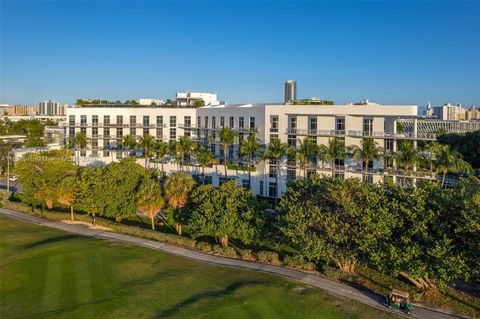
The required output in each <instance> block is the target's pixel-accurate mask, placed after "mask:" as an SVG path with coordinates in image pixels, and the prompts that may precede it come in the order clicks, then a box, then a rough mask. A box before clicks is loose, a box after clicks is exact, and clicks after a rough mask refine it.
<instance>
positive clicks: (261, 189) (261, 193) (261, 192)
mask: <svg viewBox="0 0 480 319" xmlns="http://www.w3.org/2000/svg"><path fill="white" fill-rule="evenodd" d="M264 187H265V186H264V183H263V181H260V196H264V192H263V188H264Z"/></svg>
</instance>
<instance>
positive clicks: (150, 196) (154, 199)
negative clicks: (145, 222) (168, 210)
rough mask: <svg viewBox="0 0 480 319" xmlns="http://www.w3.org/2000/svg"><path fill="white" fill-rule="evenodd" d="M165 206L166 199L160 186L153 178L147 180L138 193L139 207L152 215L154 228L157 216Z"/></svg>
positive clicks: (146, 213)
mask: <svg viewBox="0 0 480 319" xmlns="http://www.w3.org/2000/svg"><path fill="white" fill-rule="evenodd" d="M163 206H165V200H164V199H163V197H162V190H161V188H160V186H158V184H157V183H156V182H155V181H154V180H152V179H149V180H147V181H145V182H144V183H143V184H142V185H141V186H140V189H139V191H138V194H137V209H138V210H139V211H141V212H142V213H144V214H145V215H147V216H148V217H150V220H151V221H152V230H155V216H157V214H158V212H159V211H160V210H161V209H162V208H163Z"/></svg>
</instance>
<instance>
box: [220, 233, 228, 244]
mask: <svg viewBox="0 0 480 319" xmlns="http://www.w3.org/2000/svg"><path fill="white" fill-rule="evenodd" d="M220 241H221V244H222V246H223V247H227V246H228V235H227V234H225V235H223V237H222V238H221V240H220Z"/></svg>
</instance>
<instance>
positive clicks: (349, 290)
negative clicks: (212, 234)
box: [0, 208, 461, 319]
mask: <svg viewBox="0 0 480 319" xmlns="http://www.w3.org/2000/svg"><path fill="white" fill-rule="evenodd" d="M0 214H2V215H6V216H10V217H13V218H18V219H22V220H25V221H28V222H31V223H34V224H37V225H42V226H46V227H50V228H55V229H59V230H62V231H65V232H69V233H74V234H78V235H82V236H88V237H95V238H100V239H110V240H119V241H123V242H127V243H129V244H133V245H137V246H142V247H147V248H150V249H155V250H159V251H163V252H166V253H170V254H173V255H177V256H181V257H184V258H189V259H193V260H197V261H200V262H206V263H210V264H215V265H221V266H227V267H234V268H240V269H249V270H253V271H261V272H266V273H270V274H275V275H280V276H284V277H288V278H290V279H293V280H296V281H299V282H302V283H304V284H307V285H310V286H315V287H318V288H321V289H323V290H325V291H328V292H330V293H333V294H336V295H339V296H342V297H345V298H348V299H351V300H354V301H358V302H361V303H363V304H366V305H369V306H371V307H375V308H378V309H382V310H385V311H390V310H388V309H387V308H386V307H385V298H384V297H383V296H380V295H378V294H375V293H372V292H370V291H367V290H361V289H357V288H354V287H350V286H347V285H344V284H341V283H339V282H337V281H333V280H330V279H327V278H324V277H320V276H315V275H313V274H308V273H305V272H302V271H298V270H293V269H289V268H284V267H279V266H273V265H265V264H260V263H255V262H248V261H243V260H238V259H231V258H226V257H220V256H214V255H210V254H206V253H202V252H199V251H195V250H189V249H185V248H180V247H177V246H172V245H167V244H164V243H160V242H157V241H154V240H148V239H144V238H140V237H135V236H129V235H124V234H118V233H114V232H109V231H101V230H92V229H89V228H88V227H86V226H84V225H70V224H64V223H61V222H55V221H50V220H46V219H42V218H38V217H35V216H31V215H28V214H24V213H20V212H16V211H13V210H9V209H4V208H1V209H0ZM395 313H396V314H398V315H403V316H405V317H408V318H418V319H454V318H461V317H457V316H454V315H448V314H444V313H440V312H437V311H433V310H429V309H424V308H419V307H415V308H414V310H413V314H412V316H406V315H404V314H403V313H400V312H395Z"/></svg>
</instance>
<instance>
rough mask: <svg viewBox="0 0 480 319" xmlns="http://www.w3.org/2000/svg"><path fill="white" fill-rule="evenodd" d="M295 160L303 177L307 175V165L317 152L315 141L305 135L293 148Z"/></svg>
mask: <svg viewBox="0 0 480 319" xmlns="http://www.w3.org/2000/svg"><path fill="white" fill-rule="evenodd" d="M294 153H295V162H297V163H298V165H299V166H300V169H301V170H302V171H303V177H307V167H308V166H309V165H310V164H312V162H313V158H314V157H315V156H317V154H318V146H317V144H315V142H314V141H313V140H312V139H311V138H309V137H307V138H305V139H304V140H303V142H302V141H300V146H299V148H298V149H295V150H294Z"/></svg>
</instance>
